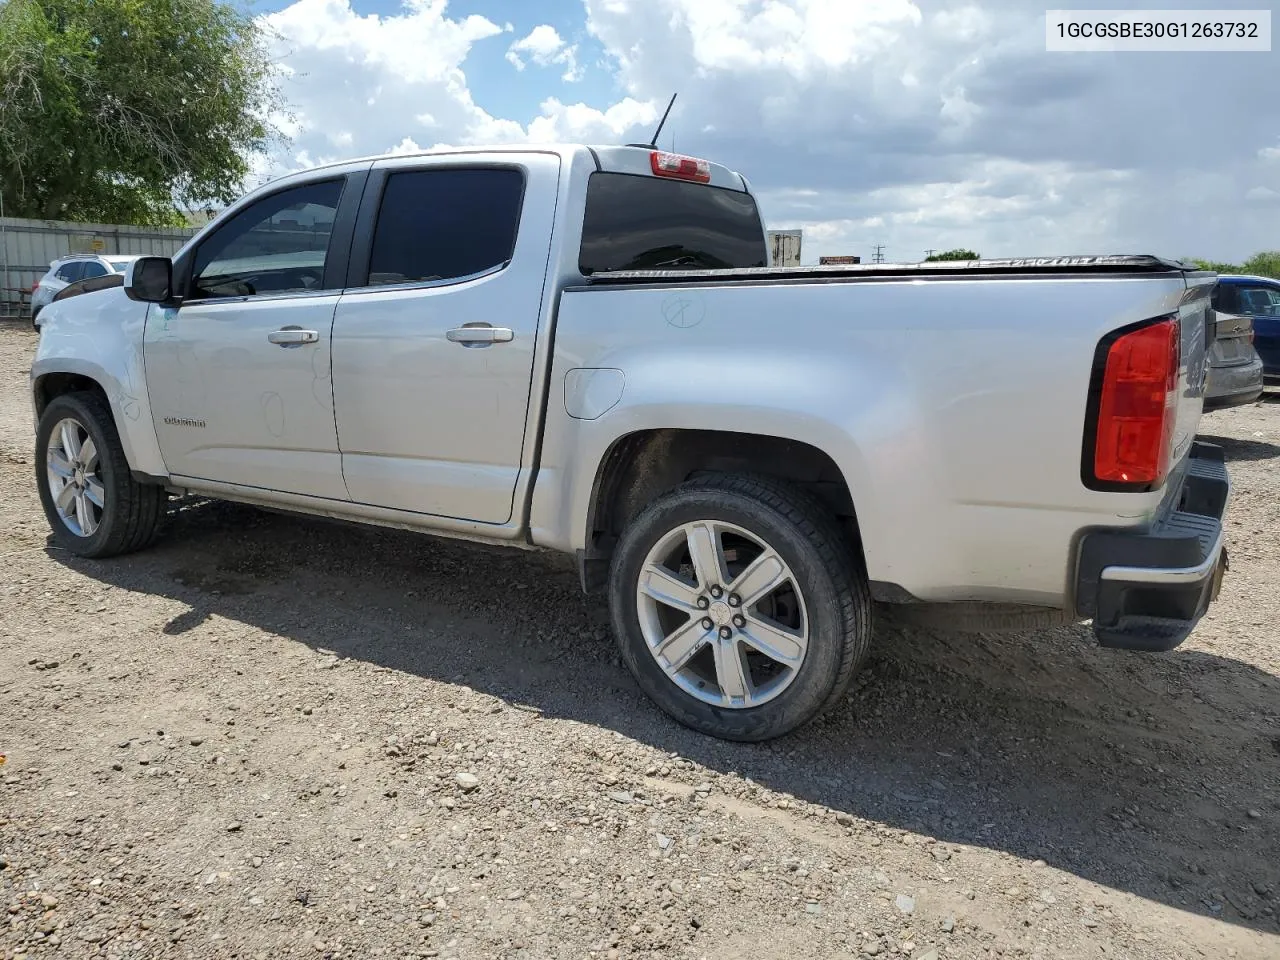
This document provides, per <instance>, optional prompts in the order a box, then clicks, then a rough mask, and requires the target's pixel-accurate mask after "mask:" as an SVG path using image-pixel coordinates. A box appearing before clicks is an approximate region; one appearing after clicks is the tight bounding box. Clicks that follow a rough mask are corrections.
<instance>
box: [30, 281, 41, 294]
mask: <svg viewBox="0 0 1280 960" xmlns="http://www.w3.org/2000/svg"><path fill="white" fill-rule="evenodd" d="M39 289H40V281H39V280H37V281H36V282H35V283H33V284H32V285H31V292H32V293H35V292H36V291H37V290H39Z"/></svg>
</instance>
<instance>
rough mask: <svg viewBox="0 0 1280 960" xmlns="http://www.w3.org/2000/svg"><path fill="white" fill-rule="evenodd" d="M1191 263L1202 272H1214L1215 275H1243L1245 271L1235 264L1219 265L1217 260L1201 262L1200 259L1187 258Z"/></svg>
mask: <svg viewBox="0 0 1280 960" xmlns="http://www.w3.org/2000/svg"><path fill="white" fill-rule="evenodd" d="M1184 259H1185V260H1187V261H1188V262H1189V263H1194V264H1195V265H1196V266H1197V267H1199V268H1200V269H1201V270H1212V271H1213V272H1214V273H1243V271H1242V270H1241V269H1240V268H1239V267H1238V266H1236V265H1235V264H1234V263H1218V262H1217V261H1216V260H1201V259H1200V258H1199V257H1185V258H1184Z"/></svg>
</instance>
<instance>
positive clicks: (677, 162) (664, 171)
mask: <svg viewBox="0 0 1280 960" xmlns="http://www.w3.org/2000/svg"><path fill="white" fill-rule="evenodd" d="M649 166H650V167H652V168H653V175H654V176H655V177H671V178H673V179H675V180H692V181H693V182H694V183H710V182H711V164H709V163H708V162H707V161H706V160H698V159H696V158H694V157H682V156H680V155H679V154H678V153H663V152H662V151H660V150H655V151H654V152H653V153H651V154H649Z"/></svg>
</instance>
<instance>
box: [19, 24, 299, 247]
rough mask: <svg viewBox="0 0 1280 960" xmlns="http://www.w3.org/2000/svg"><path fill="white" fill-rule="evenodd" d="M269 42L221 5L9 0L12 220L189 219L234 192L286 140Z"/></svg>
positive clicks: (143, 221)
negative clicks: (257, 161) (184, 212)
mask: <svg viewBox="0 0 1280 960" xmlns="http://www.w3.org/2000/svg"><path fill="white" fill-rule="evenodd" d="M265 41H266V38H265V37H264V35H263V33H262V31H261V28H260V27H259V26H258V24H257V23H256V22H255V21H254V20H253V19H252V18H251V17H250V16H248V15H247V14H246V13H244V12H243V11H242V10H241V9H240V8H239V7H237V6H235V5H234V4H232V3H228V2H224V0H7V2H3V4H2V5H0V196H2V197H3V200H4V212H5V214H6V215H8V216H23V217H38V218H50V219H67V220H88V221H96V222H105V223H140V224H162V223H182V222H183V219H182V216H181V214H180V212H179V211H180V209H181V208H183V207H187V208H192V207H198V206H203V205H207V204H213V203H226V202H228V201H230V200H232V199H234V198H235V196H236V195H237V194H238V193H239V192H240V189H241V184H242V183H243V181H244V178H245V176H246V174H247V173H248V172H249V165H250V162H251V160H252V158H253V156H254V155H255V154H260V153H262V152H264V151H265V150H266V149H267V148H268V147H269V146H270V145H271V143H272V142H273V141H275V140H276V139H277V138H278V137H279V133H278V130H277V129H276V128H275V127H274V126H273V124H272V123H271V121H270V119H269V118H270V117H271V116H272V115H273V113H275V112H276V111H279V110H281V109H282V108H283V101H282V99H281V97H280V93H279V90H278V88H277V87H276V85H275V82H274V68H273V65H272V62H271V60H270V58H269V56H268V53H267V47H266V42H265Z"/></svg>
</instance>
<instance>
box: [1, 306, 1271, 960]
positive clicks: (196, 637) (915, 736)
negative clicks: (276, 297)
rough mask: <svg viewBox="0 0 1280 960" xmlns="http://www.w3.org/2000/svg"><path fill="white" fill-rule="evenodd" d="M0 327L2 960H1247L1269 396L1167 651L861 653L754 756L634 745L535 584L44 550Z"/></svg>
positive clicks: (1244, 429)
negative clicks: (838, 704) (1216, 596)
mask: <svg viewBox="0 0 1280 960" xmlns="http://www.w3.org/2000/svg"><path fill="white" fill-rule="evenodd" d="M34 347H35V338H34V336H33V335H32V334H31V333H30V332H29V331H28V330H24V329H22V328H20V327H18V326H15V325H13V324H9V325H3V324H0V489H3V490H4V491H5V495H4V496H3V498H0V560H2V561H3V573H2V574H0V753H4V754H6V755H7V762H6V763H5V765H4V766H3V767H2V768H0V904H3V908H4V909H5V910H6V911H7V912H6V913H5V914H3V915H2V918H3V919H2V921H0V955H3V957H4V958H6V960H8V958H13V957H19V956H28V957H46V956H58V957H75V958H79V957H99V956H105V957H199V958H206V957H258V956H260V957H271V958H273V960H275V958H280V957H343V958H348V957H349V958H362V957H379V956H385V957H441V958H457V960H463V958H468V960H470V958H491V957H492V958H497V957H503V958H505V957H512V958H530V960H532V958H542V957H547V958H551V957H555V958H560V957H575V958H590V957H599V958H612V957H663V958H668V957H669V958H700V957H706V958H717V960H719V958H736V957H741V958H748V957H749V958H752V960H758V958H794V957H807V958H826V957H855V956H881V957H910V958H914V960H936V958H941V957H957V958H967V957H981V958H985V957H1042V958H1077V957H1091V958H1094V957H1098V956H1100V955H1101V956H1107V957H1134V958H1151V960H1157V958H1158V960H1168V958H1174V957H1177V958H1180V957H1201V956H1207V957H1242V958H1252V957H1256V958H1269V960H1275V958H1276V957H1278V956H1280V926H1278V925H1277V914H1276V911H1277V909H1280V789H1278V787H1280V679H1278V677H1280V648H1278V647H1277V640H1278V639H1280V590H1278V589H1277V584H1280V543H1278V542H1277V536H1276V532H1277V530H1280V498H1278V497H1277V494H1278V493H1280V480H1278V477H1280V473H1278V472H1277V471H1278V469H1280V404H1278V403H1276V402H1275V401H1276V400H1278V399H1280V397H1276V396H1272V397H1270V401H1271V402H1263V403H1260V404H1258V405H1255V406H1250V407H1246V408H1242V409H1238V410H1233V411H1225V412H1222V413H1216V414H1211V415H1208V416H1207V417H1206V418H1205V421H1204V425H1203V432H1204V434H1205V435H1206V436H1207V437H1209V438H1211V439H1216V440H1218V441H1219V442H1221V443H1222V444H1223V445H1224V446H1225V447H1226V449H1227V453H1228V456H1229V457H1230V459H1231V461H1232V470H1233V475H1234V478H1235V483H1236V499H1235V501H1234V503H1233V506H1232V510H1231V513H1230V539H1229V545H1230V551H1231V562H1232V570H1231V573H1230V575H1229V576H1228V578H1227V581H1226V584H1225V586H1224V590H1223V594H1222V598H1221V600H1220V602H1219V603H1218V605H1217V606H1216V607H1215V608H1214V610H1213V611H1212V613H1211V615H1210V616H1209V617H1208V618H1207V619H1206V620H1205V621H1204V622H1203V623H1202V624H1201V626H1200V628H1199V629H1198V631H1197V632H1196V634H1195V635H1194V636H1193V637H1192V639H1191V640H1189V641H1188V642H1187V643H1185V644H1184V645H1183V646H1182V647H1181V648H1180V649H1179V650H1177V651H1175V652H1174V653H1172V654H1169V655H1161V656H1142V655H1136V654H1125V653H1119V652H1113V651H1104V650H1099V649H1097V648H1096V647H1095V646H1094V645H1093V644H1092V643H1091V640H1090V635H1089V633H1088V631H1087V630H1086V629H1083V628H1079V627H1072V628H1061V629H1056V630H1050V631H1040V632H1036V633H1025V634H1011V635H1003V636H992V637H986V636H982V637H975V636H954V635H951V636H949V635H943V634H935V633H931V632H927V631H920V630H902V629H894V628H891V627H889V626H884V627H882V628H881V630H880V631H879V634H878V637H877V652H876V655H875V659H874V662H873V663H872V665H871V667H870V669H869V670H868V671H867V673H866V674H865V675H864V677H863V678H862V680H861V681H860V682H859V683H858V685H857V687H856V688H855V690H854V691H853V692H851V694H850V696H849V698H848V703H847V705H846V706H845V707H844V708H842V709H839V710H836V711H835V712H834V714H833V715H832V716H830V717H828V718H827V719H825V720H824V721H822V722H820V723H818V724H815V725H812V726H810V727H808V728H806V729H805V730H803V731H802V732H800V733H798V734H796V735H793V736H791V737H788V738H785V739H783V740H780V741H776V742H774V743H771V744H766V745H761V746H741V745H733V744H728V743H723V742H719V741H715V740H710V739H706V738H703V737H700V736H698V735H696V734H693V733H690V732H688V731H686V730H684V729H683V728H680V727H678V726H676V725H675V724H673V723H672V722H670V721H668V720H667V719H666V718H665V717H664V716H663V715H661V714H660V713H659V712H658V711H657V710H656V708H654V707H653V706H651V705H650V703H649V702H648V701H647V700H645V699H644V698H643V697H642V696H641V695H640V694H639V692H638V690H637V689H636V687H635V686H634V685H633V683H632V682H631V680H630V678H629V676H628V675H627V674H626V673H625V671H624V670H623V668H622V667H621V665H620V663H619V661H618V659H617V657H616V656H615V654H614V650H613V646H612V641H611V640H610V638H609V636H608V631H607V629H606V623H607V619H606V613H605V610H604V607H603V605H602V604H601V603H599V602H598V601H595V600H588V599H586V598H584V597H582V596H581V594H580V592H579V590H578V588H577V583H576V579H575V576H574V574H573V571H572V570H571V569H570V567H569V566H568V565H567V564H566V563H564V562H563V561H561V560H560V559H558V558H555V557H548V556H543V555H540V554H529V553H522V552H518V551H517V552H504V551H498V550H492V549H487V548H480V547H475V546H470V545H465V544H460V543H453V542H447V541H437V540H433V539H431V538H428V537H421V536H414V535H411V534H403V533H398V532H393V531H384V530H375V529H364V528H357V527H349V526H344V525H340V524H336V523H328V522H324V521H318V520H311V519H304V518H296V517H288V516H283V515H277V514H272V513H268V512H264V511H259V510H254V509H250V508H245V507H238V506H234V505H228V504H217V503H206V502H199V503H191V504H184V505H182V508H181V509H179V510H177V511H176V512H175V516H174V518H173V520H172V523H171V525H170V529H169V531H168V533H167V534H166V535H165V536H164V538H163V539H162V541H161V542H160V543H159V545H158V546H157V547H156V548H154V549H152V550H150V551H148V552H146V553H142V554H138V555H134V556H130V557H125V558H120V559H117V560H113V561H108V562H89V561H81V560H77V559H74V558H72V557H70V556H69V555H67V554H66V553H64V552H60V551H56V550H53V549H51V548H50V547H49V546H48V542H47V527H46V524H45V520H44V517H43V515H42V513H41V511H40V507H39V504H38V502H37V499H36V493H35V486H34V482H33V466H32V463H31V459H32V454H31V448H32V437H31V432H32V431H31V414H30V406H29V401H28V399H27V371H28V369H29V364H30V360H31V356H32V353H33V350H34Z"/></svg>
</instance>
